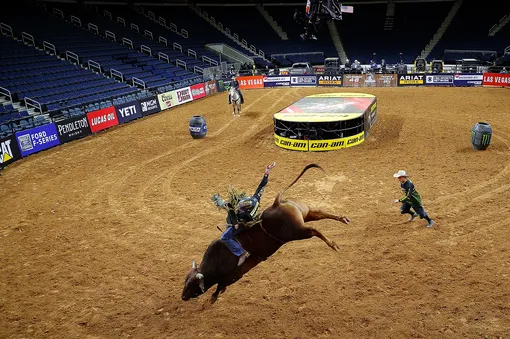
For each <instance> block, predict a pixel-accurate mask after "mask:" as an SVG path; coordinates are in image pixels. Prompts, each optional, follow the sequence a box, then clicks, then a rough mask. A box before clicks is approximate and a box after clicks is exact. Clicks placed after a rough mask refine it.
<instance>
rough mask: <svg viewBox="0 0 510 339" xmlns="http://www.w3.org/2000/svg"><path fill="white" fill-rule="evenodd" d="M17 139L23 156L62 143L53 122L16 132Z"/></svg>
mask: <svg viewBox="0 0 510 339" xmlns="http://www.w3.org/2000/svg"><path fill="white" fill-rule="evenodd" d="M16 139H17V141H18V146H19V150H20V152H21V156H23V157H26V156H27V155H29V154H32V153H37V152H39V151H42V150H45V149H48V148H51V147H54V146H57V145H59V144H60V140H59V139H58V132H57V127H56V126H55V124H54V123H53V122H52V123H51V124H46V125H42V126H37V127H34V128H30V129H26V130H23V131H19V132H16Z"/></svg>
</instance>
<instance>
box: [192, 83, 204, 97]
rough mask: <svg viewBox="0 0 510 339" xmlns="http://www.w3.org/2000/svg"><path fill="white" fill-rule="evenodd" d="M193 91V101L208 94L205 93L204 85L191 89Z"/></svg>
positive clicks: (194, 86) (197, 85)
mask: <svg viewBox="0 0 510 339" xmlns="http://www.w3.org/2000/svg"><path fill="white" fill-rule="evenodd" d="M190 90H191V98H192V99H193V100H197V99H200V98H203V97H205V96H206V95H207V94H206V93H205V85H204V84H196V85H193V86H191V87H190Z"/></svg>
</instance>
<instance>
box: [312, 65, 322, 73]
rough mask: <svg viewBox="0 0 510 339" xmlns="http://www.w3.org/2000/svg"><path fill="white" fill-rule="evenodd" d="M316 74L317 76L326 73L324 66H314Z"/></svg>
mask: <svg viewBox="0 0 510 339" xmlns="http://www.w3.org/2000/svg"><path fill="white" fill-rule="evenodd" d="M312 68H313V70H314V72H315V73H316V74H322V73H324V65H321V66H312Z"/></svg>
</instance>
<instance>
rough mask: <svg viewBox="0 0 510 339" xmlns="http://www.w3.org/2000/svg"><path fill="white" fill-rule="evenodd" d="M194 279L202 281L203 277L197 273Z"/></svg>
mask: <svg viewBox="0 0 510 339" xmlns="http://www.w3.org/2000/svg"><path fill="white" fill-rule="evenodd" d="M195 278H197V279H204V275H203V274H202V273H197V275H196V276H195Z"/></svg>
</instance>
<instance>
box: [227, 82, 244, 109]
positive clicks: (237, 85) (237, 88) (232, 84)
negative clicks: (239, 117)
mask: <svg viewBox="0 0 510 339" xmlns="http://www.w3.org/2000/svg"><path fill="white" fill-rule="evenodd" d="M230 86H232V87H233V88H234V89H235V90H236V91H237V93H239V96H240V97H241V105H242V104H244V97H243V93H241V90H240V89H239V81H237V80H236V77H235V76H232V82H231V83H230ZM228 104H229V105H231V104H232V100H231V99H230V94H229V95H228Z"/></svg>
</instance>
